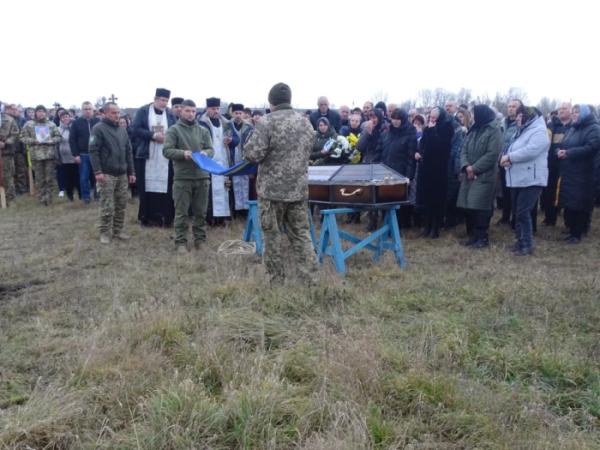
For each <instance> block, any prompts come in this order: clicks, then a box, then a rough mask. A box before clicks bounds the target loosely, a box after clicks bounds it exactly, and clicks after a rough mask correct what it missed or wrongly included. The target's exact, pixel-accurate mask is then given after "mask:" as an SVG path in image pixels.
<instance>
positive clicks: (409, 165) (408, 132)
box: [375, 109, 417, 180]
mask: <svg viewBox="0 0 600 450" xmlns="http://www.w3.org/2000/svg"><path fill="white" fill-rule="evenodd" d="M391 120H392V123H391V126H390V127H389V128H388V130H387V131H385V132H383V133H381V137H380V138H379V143H378V148H377V150H376V151H375V152H376V154H378V155H380V159H379V161H381V162H382V163H384V164H385V165H386V166H388V167H389V168H391V169H394V170H395V171H396V172H398V173H400V174H401V175H404V176H405V177H407V178H408V179H409V180H412V179H413V177H414V175H415V153H416V152H417V130H415V127H413V126H412V125H411V124H410V123H409V122H408V114H407V113H406V111H404V110H403V109H396V110H395V111H394V112H393V113H392V117H391Z"/></svg>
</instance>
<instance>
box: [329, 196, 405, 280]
mask: <svg viewBox="0 0 600 450" xmlns="http://www.w3.org/2000/svg"><path fill="white" fill-rule="evenodd" d="M399 208H400V206H399V205H393V206H390V207H388V208H385V216H384V219H383V226H382V227H381V228H379V229H378V230H377V231H375V232H373V233H371V234H370V235H369V236H367V237H366V238H364V239H361V238H359V237H357V236H354V235H352V234H350V233H347V232H345V231H342V230H340V229H338V226H337V219H336V216H337V215H338V214H351V213H355V212H361V211H364V209H362V208H336V209H324V210H322V211H321V214H323V225H322V227H321V234H320V237H319V248H318V251H317V254H318V256H319V262H321V263H322V262H323V256H324V255H325V254H327V255H329V256H331V258H332V259H333V262H334V264H335V268H336V270H337V271H338V272H339V273H341V274H345V273H346V263H345V260H346V259H347V258H349V257H350V256H352V255H354V254H355V253H357V252H359V251H360V250H362V249H367V250H371V251H372V252H373V260H374V261H379V259H380V258H381V255H382V253H383V252H384V251H385V250H391V251H393V252H394V256H395V258H396V262H397V263H398V265H399V266H400V267H405V266H406V261H405V260H404V249H403V247H402V239H401V238H400V228H399V226H398V220H397V218H396V210H397V209H399ZM342 240H346V241H349V242H352V243H354V244H356V245H354V246H352V247H350V248H349V249H348V250H346V251H344V249H343V247H342ZM375 241H376V242H375Z"/></svg>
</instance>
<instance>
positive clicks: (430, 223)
mask: <svg viewBox="0 0 600 450" xmlns="http://www.w3.org/2000/svg"><path fill="white" fill-rule="evenodd" d="M451 120H453V119H452V118H451V117H450V116H448V114H447V113H446V111H444V108H440V107H437V106H436V107H435V108H433V109H432V110H431V112H430V113H429V120H428V123H427V127H426V128H425V129H424V130H423V137H422V138H421V142H420V143H419V151H418V152H417V153H415V159H416V160H417V161H419V162H420V167H419V179H418V181H417V183H418V185H417V207H418V208H420V209H421V210H422V211H423V215H424V219H425V224H426V225H425V229H424V230H423V233H421V236H422V237H430V238H433V239H435V238H438V237H439V236H440V226H441V224H442V219H443V217H444V206H445V203H446V196H447V190H448V160H449V158H450V147H451V145H452V137H453V136H454V126H453V125H452V122H451Z"/></svg>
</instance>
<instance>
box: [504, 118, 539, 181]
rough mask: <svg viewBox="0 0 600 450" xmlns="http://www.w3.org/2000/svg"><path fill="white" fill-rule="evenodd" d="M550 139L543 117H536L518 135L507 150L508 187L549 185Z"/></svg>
mask: <svg viewBox="0 0 600 450" xmlns="http://www.w3.org/2000/svg"><path fill="white" fill-rule="evenodd" d="M549 148H550V138H549V137H548V131H547V130H546V122H544V118H543V117H542V116H535V117H532V118H531V119H529V121H528V122H527V123H526V124H525V125H523V126H522V127H521V128H520V129H519V130H518V131H517V133H516V135H515V138H514V140H513V141H512V143H511V144H510V146H509V147H508V150H507V155H508V156H509V158H510V163H511V165H510V167H507V168H506V173H505V177H506V186H507V187H512V188H519V187H529V186H546V185H547V184H548V149H549Z"/></svg>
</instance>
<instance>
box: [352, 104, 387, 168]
mask: <svg viewBox="0 0 600 450" xmlns="http://www.w3.org/2000/svg"><path fill="white" fill-rule="evenodd" d="M368 119H369V120H367V121H366V122H365V124H364V126H363V131H362V133H361V134H360V138H359V140H358V143H357V144H356V147H357V148H358V151H359V152H360V153H361V154H362V157H361V161H360V162H362V163H369V164H370V163H373V162H375V161H378V160H379V159H380V158H381V155H378V154H377V151H378V150H381V148H378V143H379V137H380V136H381V133H382V132H384V131H385V130H386V129H387V127H386V126H385V119H384V117H383V111H382V110H380V109H374V110H373V111H372V112H371V113H370V116H369V117H368Z"/></svg>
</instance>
